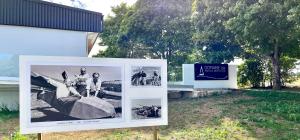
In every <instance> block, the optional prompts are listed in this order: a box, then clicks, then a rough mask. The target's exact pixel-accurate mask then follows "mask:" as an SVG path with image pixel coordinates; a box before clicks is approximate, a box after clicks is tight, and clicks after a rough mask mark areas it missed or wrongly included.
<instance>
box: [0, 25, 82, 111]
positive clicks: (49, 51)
mask: <svg viewBox="0 0 300 140" xmlns="http://www.w3.org/2000/svg"><path fill="white" fill-rule="evenodd" d="M1 53H2V54H12V55H48V56H80V57H86V56H87V33H86V32H78V31H67V30H57V29H45V28H33V27H21V26H10V25H0V55H1ZM2 61H3V60H2ZM0 62H1V57H0ZM13 64H14V65H15V66H11V65H10V66H9V68H11V69H18V65H17V64H18V63H13ZM16 72H18V71H16ZM1 81H2V83H1ZM3 81H4V82H3ZM7 81H8V82H9V81H11V78H8V77H5V75H1V73H0V109H1V107H3V106H5V107H7V108H9V109H10V110H17V109H18V101H19V92H18V84H16V83H15V84H11V83H10V82H9V83H10V84H6V83H7ZM7 86H10V89H7Z"/></svg>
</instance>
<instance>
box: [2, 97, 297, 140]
mask: <svg viewBox="0 0 300 140" xmlns="http://www.w3.org/2000/svg"><path fill="white" fill-rule="evenodd" d="M13 129H18V114H17V113H16V112H12V113H7V112H6V113H1V114H0V139H1V134H2V136H3V135H6V136H8V134H9V133H10V132H11V131H12V130H13ZM27 137H29V139H36V137H35V135H27ZM159 137H160V139H178V140H179V139H180V140H181V139H189V140H190V139H195V140H196V139H221V140H223V139H270V140H271V139H287V140H293V139H294V140H299V139H300V93H299V92H298V93H297V92H273V91H245V92H244V93H239V94H227V95H218V96H212V97H207V98H199V99H180V100H171V101H169V125H168V126H161V127H159ZM43 138H44V139H46V140H48V139H49V140H50V139H51V140H52V139H56V140H64V139H74V138H76V139H89V140H94V139H97V140H98V139H104V140H106V139H107V140H111V139H122V140H123V139H124V140H126V139H152V131H151V128H140V129H137V128H133V129H115V130H98V131H86V132H69V133H50V134H44V137H43Z"/></svg>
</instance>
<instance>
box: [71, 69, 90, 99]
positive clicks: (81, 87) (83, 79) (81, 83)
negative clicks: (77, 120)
mask: <svg viewBox="0 0 300 140" xmlns="http://www.w3.org/2000/svg"><path fill="white" fill-rule="evenodd" d="M75 77H76V79H75V82H76V84H75V86H76V90H77V91H78V92H79V93H80V94H81V95H82V96H84V97H86V96H87V92H86V86H87V82H88V80H89V79H90V76H89V74H88V73H87V72H86V68H85V67H82V68H81V69H80V74H79V75H75Z"/></svg>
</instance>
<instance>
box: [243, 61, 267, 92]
mask: <svg viewBox="0 0 300 140" xmlns="http://www.w3.org/2000/svg"><path fill="white" fill-rule="evenodd" d="M263 75H264V73H263V63H262V62H261V61H259V60H257V59H247V60H246V61H245V62H244V63H243V64H242V65H240V66H239V71H238V83H239V84H240V85H242V86H244V85H248V83H250V84H251V86H252V87H254V88H257V87H260V84H261V83H262V81H263Z"/></svg>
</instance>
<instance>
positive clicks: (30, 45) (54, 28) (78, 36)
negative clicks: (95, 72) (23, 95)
mask: <svg viewBox="0 0 300 140" xmlns="http://www.w3.org/2000/svg"><path fill="white" fill-rule="evenodd" d="M102 23H103V15H102V14H101V13H96V12H92V11H87V10H82V9H77V8H73V7H68V6H63V5H59V4H54V3H49V2H44V1H28V0H0V110H1V108H3V107H6V108H8V109H10V110H17V109H18V102H19V91H18V87H19V86H18V75H19V71H18V65H19V64H18V56H19V55H48V56H79V57H87V56H88V53H89V51H90V50H91V49H92V47H93V45H94V42H95V39H96V37H97V35H98V33H99V32H101V31H102Z"/></svg>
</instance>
